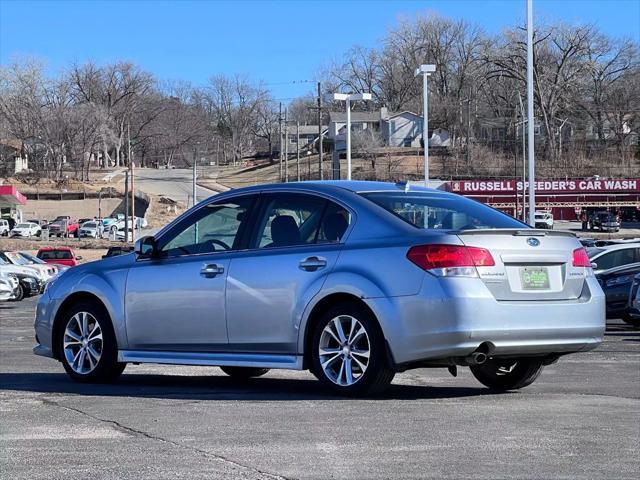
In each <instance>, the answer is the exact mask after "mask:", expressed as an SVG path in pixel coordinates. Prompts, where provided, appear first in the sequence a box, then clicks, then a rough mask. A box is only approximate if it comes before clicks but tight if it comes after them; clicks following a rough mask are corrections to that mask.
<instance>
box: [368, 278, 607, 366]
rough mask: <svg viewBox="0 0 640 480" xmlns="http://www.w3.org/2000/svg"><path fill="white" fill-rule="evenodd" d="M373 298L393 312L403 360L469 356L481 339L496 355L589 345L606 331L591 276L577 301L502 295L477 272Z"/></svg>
mask: <svg viewBox="0 0 640 480" xmlns="http://www.w3.org/2000/svg"><path fill="white" fill-rule="evenodd" d="M369 301H370V302H371V304H372V308H373V309H374V311H376V309H377V311H376V313H377V314H378V315H384V316H385V318H386V319H387V321H385V322H383V323H384V325H383V330H384V331H385V332H384V333H385V337H386V338H387V341H388V343H389V348H390V350H391V354H392V356H393V359H394V362H395V363H396V364H403V363H410V362H418V361H423V360H430V359H450V358H455V357H464V356H467V355H469V354H471V353H473V352H474V351H475V350H476V349H478V348H479V347H480V346H481V345H483V346H484V347H488V349H489V353H490V354H491V355H495V356H511V355H523V356H526V355H553V354H565V353H572V352H579V351H586V350H591V349H593V348H595V347H597V346H598V345H599V344H600V343H601V342H602V340H603V336H604V330H605V297H604V294H603V293H602V289H601V288H600V286H599V285H598V283H597V281H596V280H595V278H591V277H590V278H587V279H586V281H585V287H584V289H583V293H582V295H581V296H580V298H578V299H575V300H556V301H542V300H538V301H536V300H532V301H497V300H496V299H495V298H494V297H493V296H492V295H491V293H490V292H489V290H488V289H487V287H486V286H485V285H484V283H483V282H482V281H480V280H478V279H472V278H448V279H436V278H435V277H433V276H431V275H429V279H426V280H425V282H424V285H423V287H422V290H421V292H420V294H418V295H415V296H406V297H396V298H394V299H386V302H383V301H382V299H377V300H376V299H370V300H369ZM388 315H390V317H388ZM389 318H390V319H391V320H389Z"/></svg>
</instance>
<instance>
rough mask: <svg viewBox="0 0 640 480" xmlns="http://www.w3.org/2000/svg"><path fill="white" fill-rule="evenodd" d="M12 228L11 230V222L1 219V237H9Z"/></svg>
mask: <svg viewBox="0 0 640 480" xmlns="http://www.w3.org/2000/svg"><path fill="white" fill-rule="evenodd" d="M10 231H11V228H9V220H5V219H4V218H0V235H2V236H7V235H9V232H10Z"/></svg>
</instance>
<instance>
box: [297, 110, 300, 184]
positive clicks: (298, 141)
mask: <svg viewBox="0 0 640 480" xmlns="http://www.w3.org/2000/svg"><path fill="white" fill-rule="evenodd" d="M296 174H297V177H298V181H300V122H296Z"/></svg>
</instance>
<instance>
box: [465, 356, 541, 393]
mask: <svg viewBox="0 0 640 480" xmlns="http://www.w3.org/2000/svg"><path fill="white" fill-rule="evenodd" d="M470 368H471V373H472V374H473V376H474V377H476V379H477V380H478V381H479V382H480V383H482V384H483V385H484V386H485V387H489V388H490V389H491V390H496V391H501V392H504V391H507V390H518V389H519V388H524V387H526V386H527V385H531V384H532V383H533V382H535V380H536V379H537V378H538V377H539V376H540V373H542V369H543V368H544V365H543V363H542V360H541V359H537V358H509V359H504V358H489V359H487V361H486V362H485V363H483V364H482V365H475V366H472V367H470Z"/></svg>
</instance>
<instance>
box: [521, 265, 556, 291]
mask: <svg viewBox="0 0 640 480" xmlns="http://www.w3.org/2000/svg"><path fill="white" fill-rule="evenodd" d="M520 283H521V284H522V289H523V290H545V289H548V288H549V271H548V270H547V267H520Z"/></svg>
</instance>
